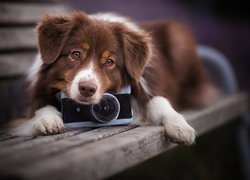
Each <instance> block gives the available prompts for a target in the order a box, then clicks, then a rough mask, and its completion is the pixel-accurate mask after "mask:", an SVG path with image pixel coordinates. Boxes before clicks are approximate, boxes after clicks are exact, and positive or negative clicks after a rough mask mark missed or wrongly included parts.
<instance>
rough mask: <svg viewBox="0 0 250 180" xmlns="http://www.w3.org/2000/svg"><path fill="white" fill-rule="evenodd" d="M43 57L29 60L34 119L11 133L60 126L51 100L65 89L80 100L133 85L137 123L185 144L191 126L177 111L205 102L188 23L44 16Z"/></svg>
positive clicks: (204, 83) (39, 31) (203, 82)
mask: <svg viewBox="0 0 250 180" xmlns="http://www.w3.org/2000/svg"><path fill="white" fill-rule="evenodd" d="M37 34H38V45H39V51H40V57H38V58H37V59H36V62H35V63H34V64H33V66H32V67H31V70H30V73H29V77H28V79H29V80H30V82H31V94H30V95H31V104H30V107H31V116H32V118H31V120H30V121H28V122H27V123H26V124H24V125H23V126H21V127H19V128H17V129H16V130H15V134H16V135H40V134H43V135H46V134H54V133H61V132H63V131H64V129H65V127H64V124H63V121H62V118H61V114H60V112H58V111H57V109H56V108H55V107H54V106H53V99H54V98H55V94H56V93H57V92H59V91H61V90H62V91H64V92H65V93H66V94H67V95H68V96H69V97H70V98H72V99H73V100H75V101H77V102H80V103H83V104H93V103H98V102H99V101H100V99H101V98H102V95H103V93H105V92H107V91H108V92H117V91H119V90H120V89H121V88H122V87H125V86H128V85H131V87H132V100H131V102H132V108H133V112H134V123H137V124H155V125H160V124H161V125H164V127H165V129H166V134H167V136H169V137H170V139H171V140H172V141H173V142H177V143H182V144H186V145H190V144H192V143H194V141H195V130H194V129H193V128H192V127H191V126H190V125H189V124H188V123H187V122H186V120H185V119H184V117H183V116H182V115H181V114H179V113H178V112H176V111H175V109H177V110H181V109H183V108H186V107H193V106H202V105H204V104H206V103H207V102H208V100H209V99H210V93H208V92H209V91H208V89H209V87H210V85H209V84H208V81H207V79H206V76H205V74H204V71H203V67H202V65H201V62H200V60H199V58H198V56H197V54H196V47H195V44H194V41H193V39H192V37H191V35H190V33H189V32H188V30H187V29H186V27H185V26H183V25H181V24H178V23H175V22H157V23H152V24H143V25H138V24H135V23H134V22H132V21H131V20H129V19H127V18H124V17H121V16H118V15H115V14H110V13H104V14H95V15H86V14H85V13H82V12H74V13H72V14H71V15H68V16H50V15H47V16H45V17H44V18H43V19H42V20H41V21H40V22H39V23H38V26H37Z"/></svg>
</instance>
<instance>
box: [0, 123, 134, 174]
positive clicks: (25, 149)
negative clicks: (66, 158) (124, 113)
mask: <svg viewBox="0 0 250 180" xmlns="http://www.w3.org/2000/svg"><path fill="white" fill-rule="evenodd" d="M135 127H136V126H132V125H131V126H116V127H103V128H99V129H95V130H92V131H88V132H86V133H81V134H78V135H75V136H72V137H69V138H66V139H64V140H63V141H53V142H49V143H44V141H45V140H47V139H48V138H46V137H45V138H43V141H41V140H39V139H35V140H33V141H28V142H25V143H22V144H21V145H18V146H12V147H11V148H8V149H1V150H0V159H1V163H0V169H1V165H3V164H5V163H6V164H8V165H11V166H13V167H19V166H23V165H27V164H33V163H35V162H36V161H40V160H42V159H44V158H49V157H50V156H52V155H54V154H55V155H56V154H58V153H62V152H65V151H66V150H68V149H71V148H75V147H78V146H83V145H85V144H88V143H91V142H94V141H98V140H101V139H104V138H107V137H110V136H114V135H116V134H119V133H121V132H124V131H127V130H130V129H133V128H135ZM0 146H1V144H0ZM16 152H19V153H16ZM27 154H28V155H29V158H27V159H23V157H25V156H27Z"/></svg>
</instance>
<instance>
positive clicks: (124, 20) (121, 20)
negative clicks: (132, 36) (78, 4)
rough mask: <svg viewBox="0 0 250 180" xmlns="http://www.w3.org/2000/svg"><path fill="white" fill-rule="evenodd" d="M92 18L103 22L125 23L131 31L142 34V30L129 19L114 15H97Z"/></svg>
mask: <svg viewBox="0 0 250 180" xmlns="http://www.w3.org/2000/svg"><path fill="white" fill-rule="evenodd" d="M90 17H91V18H93V19H97V20H101V21H107V22H118V23H123V24H124V25H126V26H127V27H128V28H129V29H131V30H133V31H136V32H141V31H142V29H140V28H139V27H138V26H137V25H136V24H135V23H132V22H131V21H129V20H128V19H127V18H125V17H122V16H119V15H116V14H114V13H97V14H92V15H90Z"/></svg>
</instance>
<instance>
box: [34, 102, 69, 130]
mask: <svg viewBox="0 0 250 180" xmlns="http://www.w3.org/2000/svg"><path fill="white" fill-rule="evenodd" d="M33 120H34V122H33V135H48V134H58V133H62V132H63V131H64V130H65V126H64V124H63V120H62V119H61V116H60V113H59V112H58V111H57V110H56V109H55V108H54V107H51V106H47V107H44V108H43V109H40V110H38V111H37V112H36V116H35V117H34V118H33Z"/></svg>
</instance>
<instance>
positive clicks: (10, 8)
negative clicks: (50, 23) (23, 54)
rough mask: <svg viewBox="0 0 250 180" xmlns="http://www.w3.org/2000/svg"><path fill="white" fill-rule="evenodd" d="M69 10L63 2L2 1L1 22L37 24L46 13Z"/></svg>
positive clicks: (62, 12)
mask: <svg viewBox="0 0 250 180" xmlns="http://www.w3.org/2000/svg"><path fill="white" fill-rule="evenodd" d="M68 11H69V9H68V8H66V6H64V5H63V4H62V3H55V4H53V3H52V4H51V3H35V2H34V3H21V2H20V3H8V2H1V3H0V24H7V25H11V24H12V25H18V24H21V25H24V24H35V23H36V22H37V21H38V20H39V19H40V18H41V17H42V16H43V15H44V14H45V13H48V14H60V15H63V14H66V13H67V12H68Z"/></svg>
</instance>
